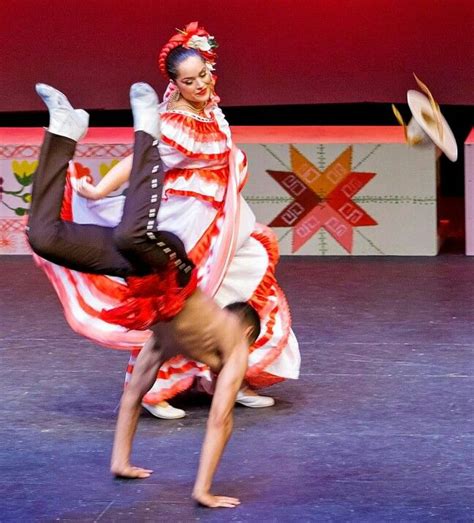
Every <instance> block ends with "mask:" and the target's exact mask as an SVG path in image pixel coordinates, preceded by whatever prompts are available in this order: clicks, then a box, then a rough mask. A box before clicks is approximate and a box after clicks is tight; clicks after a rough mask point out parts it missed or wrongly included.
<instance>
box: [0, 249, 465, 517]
mask: <svg viewBox="0 0 474 523" xmlns="http://www.w3.org/2000/svg"><path fill="white" fill-rule="evenodd" d="M0 271H1V272H0V274H1V276H0V292H1V306H0V332H1V340H2V343H1V346H0V354H1V361H2V370H3V374H2V376H1V379H0V392H1V397H2V402H1V404H0V435H1V444H0V463H1V468H0V470H1V476H0V491H1V497H0V521H1V522H30V521H32V522H33V521H35V522H36V521H90V522H93V521H100V522H116V521H124V522H125V521H127V522H131V521H137V522H138V521H140V522H142V521H154V522H161V521H170V522H173V523H175V522H190V521H201V522H203V521H204V522H211V521H212V522H214V521H242V522H257V521H258V522H278V523H280V522H313V521H314V522H318V523H321V522H374V523H382V522H383V523H385V522H424V521H450V522H451V521H452V522H454V521H456V522H468V521H473V520H474V493H473V476H472V470H473V465H474V463H473V458H474V452H473V451H474V445H473V443H474V437H473V414H474V403H473V399H472V398H473V392H474V391H473V377H474V332H473V326H474V321H473V320H474V297H473V289H474V259H473V258H468V257H465V256H461V255H454V254H447V255H442V256H438V257H434V258H426V257H423V258H379V257H377V258H325V257H317V258H305V257H301V258H285V259H283V260H282V261H281V263H280V266H279V277H280V281H281V284H282V286H283V288H284V289H285V290H286V292H287V295H288V298H289V302H290V305H291V306H292V312H293V320H294V329H295V332H296V334H297V336H298V338H299V340H300V344H301V352H302V357H303V363H302V376H301V379H300V380H299V381H291V382H285V383H281V384H278V385H277V386H275V387H273V388H272V389H269V391H268V392H269V393H271V394H273V395H274V396H275V398H276V400H277V403H276V405H275V407H273V408H269V409H262V410H251V409H246V408H245V407H238V408H236V412H235V432H234V435H233V438H232V440H231V442H230V444H229V447H228V449H227V451H226V454H225V456H224V459H223V462H222V465H221V467H220V470H219V472H218V475H217V478H216V481H215V491H216V493H225V494H228V495H236V496H239V497H240V498H241V500H242V505H241V506H240V507H238V508H237V509H235V510H229V509H220V510H215V511H213V510H210V509H204V508H200V507H197V506H195V505H194V504H193V502H192V501H191V499H190V492H191V488H192V484H193V479H194V475H195V471H196V467H197V460H198V455H199V449H200V444H201V440H202V435H203V430H204V425H205V421H206V415H207V411H208V405H209V402H208V400H207V399H206V398H203V397H201V396H197V395H188V396H186V397H183V398H180V399H179V401H175V402H174V404H175V405H176V406H181V407H184V408H185V409H186V410H187V412H188V416H187V417H186V418H184V419H182V420H176V421H165V420H157V419H154V418H152V417H151V416H149V415H147V414H144V415H143V416H142V417H141V419H140V425H139V430H138V435H137V438H136V444H135V452H134V463H136V464H137V465H143V466H147V467H150V468H153V469H154V470H155V473H154V474H153V476H152V477H151V478H149V479H147V480H141V481H126V480H115V479H113V478H112V477H111V476H110V474H109V472H108V463H109V457H110V450H111V443H112V436H113V430H114V424H115V417H116V411H117V406H118V402H119V398H120V393H121V388H122V382H123V371H124V369H125V365H126V362H127V354H126V353H120V352H115V351H111V350H105V349H102V348H99V347H96V346H94V345H93V344H92V343H90V342H89V341H87V340H84V339H82V338H80V337H79V336H77V335H75V334H74V333H73V332H72V331H71V330H70V329H69V327H68V326H67V325H66V322H65V320H64V318H63V316H62V313H61V309H60V306H59V303H58V301H57V298H56V296H55V294H54V292H53V290H52V288H51V287H50V285H49V283H48V282H47V280H46V278H45V277H44V276H43V274H42V273H40V271H39V270H38V269H36V268H35V267H34V266H33V262H32V260H31V259H30V258H29V257H26V256H25V257H19V256H10V257H0Z"/></svg>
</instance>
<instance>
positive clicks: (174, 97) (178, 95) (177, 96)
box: [171, 89, 180, 103]
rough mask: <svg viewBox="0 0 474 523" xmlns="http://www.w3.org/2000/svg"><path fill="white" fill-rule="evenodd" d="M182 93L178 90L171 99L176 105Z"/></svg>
mask: <svg viewBox="0 0 474 523" xmlns="http://www.w3.org/2000/svg"><path fill="white" fill-rule="evenodd" d="M179 97H180V92H179V89H176V91H175V92H174V93H173V94H172V95H171V99H172V101H173V102H174V103H176V102H177V101H178V100H179Z"/></svg>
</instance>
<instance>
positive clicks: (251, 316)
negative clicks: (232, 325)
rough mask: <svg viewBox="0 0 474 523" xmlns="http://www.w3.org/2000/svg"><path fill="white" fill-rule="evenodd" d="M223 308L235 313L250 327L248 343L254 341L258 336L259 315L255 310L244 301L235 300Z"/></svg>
mask: <svg viewBox="0 0 474 523" xmlns="http://www.w3.org/2000/svg"><path fill="white" fill-rule="evenodd" d="M225 309H226V310H228V311H230V312H233V313H234V314H237V316H238V317H239V318H240V321H241V322H242V323H243V324H244V325H245V326H248V327H252V332H251V334H250V336H249V342H250V344H253V343H255V341H256V340H257V338H258V337H259V336H260V316H259V315H258V313H257V311H256V310H255V309H254V308H253V307H252V306H251V305H249V304H248V303H247V302H245V301H237V302H235V303H231V304H229V305H226V306H225Z"/></svg>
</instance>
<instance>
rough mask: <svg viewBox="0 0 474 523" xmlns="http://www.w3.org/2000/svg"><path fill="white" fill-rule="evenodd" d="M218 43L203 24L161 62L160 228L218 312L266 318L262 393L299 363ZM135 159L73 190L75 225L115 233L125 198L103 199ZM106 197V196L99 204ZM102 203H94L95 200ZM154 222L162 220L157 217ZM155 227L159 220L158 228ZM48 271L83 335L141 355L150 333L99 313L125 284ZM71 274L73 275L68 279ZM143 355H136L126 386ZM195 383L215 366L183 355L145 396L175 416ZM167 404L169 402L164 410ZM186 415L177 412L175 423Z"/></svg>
mask: <svg viewBox="0 0 474 523" xmlns="http://www.w3.org/2000/svg"><path fill="white" fill-rule="evenodd" d="M214 48H215V41H214V39H213V37H211V36H210V35H209V34H208V33H207V32H206V31H205V30H204V29H202V28H199V27H198V24H197V23H193V24H189V25H188V26H187V27H186V28H185V29H184V31H180V32H178V33H177V34H175V35H174V36H173V37H172V38H171V39H170V41H169V42H168V43H167V44H166V45H165V46H164V47H163V49H162V51H161V53H160V56H159V66H160V70H161V71H162V72H163V74H165V75H166V76H167V78H168V79H169V85H168V88H167V90H166V93H165V96H164V101H163V103H162V104H161V105H160V107H159V112H160V115H161V139H160V143H159V151H160V155H161V158H162V161H163V166H164V169H165V180H164V187H163V196H162V202H161V207H160V208H159V211H158V213H157V217H158V223H159V224H160V228H161V229H164V230H167V231H170V232H172V233H174V234H176V235H177V236H179V237H180V238H181V239H182V241H183V243H184V245H185V248H186V251H187V253H188V255H189V257H190V259H191V260H192V261H193V262H194V263H195V265H196V266H197V267H198V285H199V286H200V288H201V289H202V290H203V291H204V292H206V293H207V294H208V295H210V296H213V297H214V298H215V300H216V301H217V303H218V304H219V305H220V306H225V305H227V304H229V303H231V302H235V301H248V302H249V303H250V304H251V305H252V306H253V307H254V308H255V309H256V310H257V311H258V313H259V315H260V317H261V319H262V334H261V336H260V338H259V339H258V340H257V341H256V343H255V344H254V345H253V346H252V347H251V348H250V351H249V362H248V370H247V374H246V380H247V383H248V385H249V386H251V387H253V388H259V387H264V386H268V385H271V384H273V383H276V382H278V381H281V380H283V379H285V378H297V377H298V372H299V364H300V357H299V351H298V344H297V341H296V338H295V336H294V334H293V332H292V331H291V319H290V315H289V311H288V306H287V303H286V300H285V297H284V295H283V293H282V291H281V289H280V288H279V287H278V285H277V283H276V280H275V274H274V272H275V265H276V263H277V261H278V245H277V242H276V238H275V237H274V235H273V234H272V232H271V231H270V230H269V229H268V228H266V227H264V226H261V225H258V224H256V223H255V217H254V215H253V213H252V211H251V210H250V208H249V207H248V205H247V204H246V203H245V201H244V199H243V198H242V196H241V195H240V191H241V190H242V188H243V185H244V183H245V180H246V176H247V164H246V158H245V155H244V154H243V152H242V151H240V150H238V149H237V148H236V147H235V146H234V145H233V144H232V138H231V134H230V130H229V126H228V123H227V122H226V120H225V118H224V115H223V114H222V111H221V110H220V109H219V107H218V105H217V103H218V101H219V99H218V98H217V96H216V95H215V93H214V83H215V78H214V77H213V75H212V72H211V71H212V69H213V65H214V61H215V57H216V55H215V52H214ZM131 165H132V158H131V157H129V158H126V159H125V160H123V161H122V162H121V163H120V164H118V165H117V166H116V167H115V168H114V169H113V170H112V171H110V172H109V173H108V175H107V176H106V177H105V178H104V179H103V180H102V181H101V182H100V183H99V184H98V185H97V186H96V187H94V186H93V185H91V184H90V183H88V182H87V180H86V179H80V180H77V179H75V178H74V175H73V176H72V182H73V183H72V184H73V185H74V186H75V187H76V189H77V192H78V193H79V194H80V195H82V196H85V197H86V198H83V197H81V196H79V195H78V194H77V192H75V191H73V192H72V193H71V194H70V195H69V196H70V197H71V198H70V200H71V207H70V213H71V218H72V219H73V220H74V221H78V222H82V223H101V224H104V223H105V224H107V225H110V226H114V225H116V224H117V223H118V222H119V221H120V217H121V213H122V206H123V197H115V198H110V197H109V198H107V199H103V198H104V196H106V195H107V194H108V193H109V192H111V191H112V190H114V189H116V188H117V187H119V186H120V185H121V184H123V183H124V182H125V181H127V179H128V177H129V174H130V169H131ZM99 198H100V199H99ZM94 200H95V201H94ZM153 218H154V217H153ZM152 223H153V222H152ZM40 264H41V265H42V266H43V268H44V269H45V270H46V272H47V274H48V276H49V277H50V279H51V280H52V282H53V284H54V285H55V287H56V289H57V291H58V294H59V296H60V299H61V301H62V303H63V306H64V308H65V311H66V317H67V319H68V321H69V322H70V323H71V326H72V327H73V328H74V329H75V330H76V331H78V332H80V333H81V334H84V335H85V336H88V337H90V338H92V339H93V340H95V341H97V342H99V343H102V344H106V345H107V346H111V347H114V348H121V349H131V348H132V349H138V348H139V347H141V346H142V344H143V343H144V342H145V340H146V336H144V333H143V332H137V331H133V330H131V331H126V330H124V329H123V328H122V327H119V326H117V327H116V328H115V327H114V326H112V325H110V324H106V325H104V324H103V322H101V320H100V318H98V315H97V311H99V310H101V309H102V308H104V307H106V308H110V307H111V306H112V305H117V304H118V303H120V301H121V298H122V295H123V292H124V285H123V283H122V282H120V281H117V280H111V279H110V278H107V277H102V276H88V275H78V274H74V273H71V272H70V271H67V269H66V270H64V269H61V268H57V267H52V266H51V265H50V264H49V263H48V262H41V261H40ZM64 271H66V272H67V273H66V274H64ZM137 353H138V351H137V350H135V351H134V352H133V353H132V356H131V359H130V362H129V367H128V372H127V381H128V380H129V379H130V376H131V372H132V371H133V366H134V362H135V359H136V355H137ZM195 378H200V383H201V384H202V385H203V386H204V387H205V388H206V389H211V387H210V386H208V385H210V384H211V383H212V380H213V377H212V375H211V373H210V371H209V369H208V368H207V367H206V366H204V365H202V364H200V363H197V362H194V361H191V360H189V359H186V358H184V357H180V356H178V357H175V358H173V359H172V360H170V361H168V362H166V363H165V364H164V365H163V366H162V367H161V368H160V371H159V373H158V376H157V380H156V381H155V384H154V385H153V387H152V388H151V390H150V391H149V393H148V394H147V395H146V396H145V399H144V406H145V407H146V408H147V409H148V410H150V411H151V412H152V413H153V414H158V415H160V416H163V417H174V413H173V410H172V411H171V414H167V411H169V410H170V409H166V408H165V409H162V408H160V407H161V406H162V405H163V404H161V405H160V402H162V401H163V400H167V399H170V398H172V397H173V396H175V395H176V394H177V393H179V392H181V391H184V390H186V389H187V388H189V387H190V386H191V385H192V383H193V381H194V379H195ZM237 400H238V401H240V402H241V403H243V404H246V405H248V406H269V405H272V404H273V399H272V398H266V397H262V396H257V395H256V394H255V393H252V391H251V390H250V389H249V388H246V389H245V391H241V392H240V393H239V396H238V399H237ZM165 405H166V404H165ZM180 415H184V412H182V411H181V412H178V413H177V416H180Z"/></svg>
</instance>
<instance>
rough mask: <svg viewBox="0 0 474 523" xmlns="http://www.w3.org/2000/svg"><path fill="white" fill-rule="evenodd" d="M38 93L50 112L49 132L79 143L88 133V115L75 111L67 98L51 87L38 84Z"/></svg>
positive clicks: (81, 111)
mask: <svg viewBox="0 0 474 523" xmlns="http://www.w3.org/2000/svg"><path fill="white" fill-rule="evenodd" d="M36 92H37V93H38V95H39V96H40V97H41V99H42V100H43V102H44V103H45V104H46V107H47V108H48V111H49V127H48V131H49V132H50V133H53V134H57V135H59V136H65V137H66V138H70V139H71V140H74V141H75V142H78V141H79V140H80V139H81V138H82V137H83V136H84V135H85V134H86V132H87V128H88V125H89V115H88V113H86V111H84V110H83V109H74V107H73V106H72V105H71V104H70V103H69V100H68V99H67V98H66V96H65V95H64V94H63V93H62V92H61V91H58V90H57V89H55V88H54V87H51V86H50V85H46V84H36Z"/></svg>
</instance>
